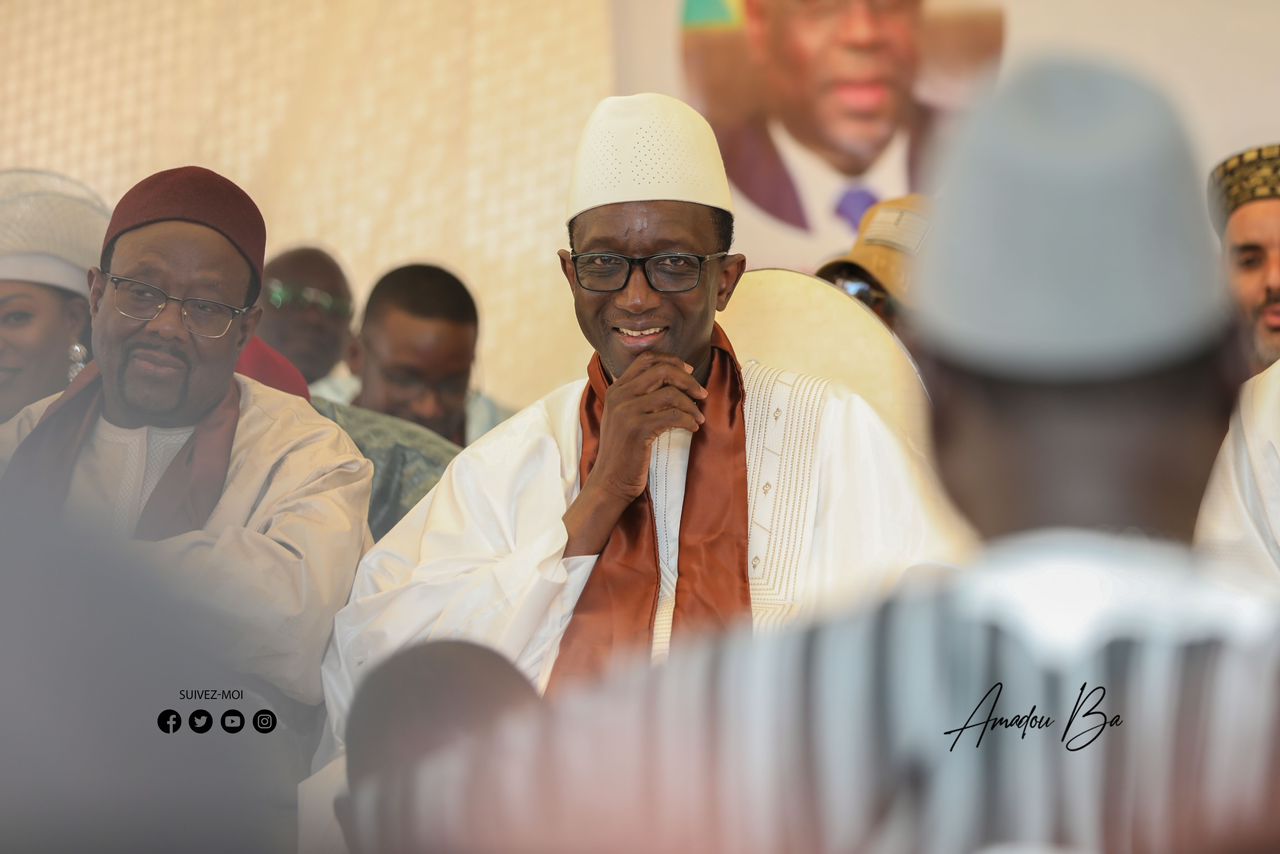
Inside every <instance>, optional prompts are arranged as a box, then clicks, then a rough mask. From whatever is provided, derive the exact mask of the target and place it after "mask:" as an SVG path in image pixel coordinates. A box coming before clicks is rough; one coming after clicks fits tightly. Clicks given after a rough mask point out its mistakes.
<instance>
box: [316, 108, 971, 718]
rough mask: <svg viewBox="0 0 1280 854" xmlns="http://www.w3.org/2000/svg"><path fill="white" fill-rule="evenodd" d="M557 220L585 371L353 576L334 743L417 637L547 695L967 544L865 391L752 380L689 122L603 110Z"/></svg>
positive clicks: (456, 469) (714, 188)
mask: <svg viewBox="0 0 1280 854" xmlns="http://www.w3.org/2000/svg"><path fill="white" fill-rule="evenodd" d="M646 146H647V147H648V148H647V151H648V153H646ZM566 224H567V236H568V239H569V247H570V248H569V249H568V250H561V251H560V253H559V255H560V265H561V269H562V271H563V273H564V277H565V282H566V285H567V286H568V288H569V291H570V293H571V294H572V297H573V304H574V309H575V311H576V313H577V317H578V324H579V326H580V327H581V329H582V333H583V335H584V336H586V338H587V340H588V341H589V342H590V343H591V345H592V347H593V348H594V350H595V351H596V352H595V355H594V357H593V358H592V359H591V362H590V364H589V365H588V366H587V372H586V373H587V376H586V377H585V378H583V379H580V380H578V381H576V382H573V383H570V384H568V385H566V386H564V387H562V388H560V389H557V390H556V391H553V392H552V393H551V394H549V395H547V396H546V397H544V398H543V399H542V400H540V401H538V402H536V403H534V404H533V405H531V406H529V407H528V408H527V409H525V410H523V411H522V412H520V413H518V414H517V415H515V416H513V417H512V418H511V419H510V420H508V421H507V422H506V423H505V424H503V425H501V426H500V427H498V428H496V429H495V430H494V431H492V432H491V433H489V435H487V436H485V437H484V438H482V439H481V440H480V441H479V442H477V443H476V444H475V445H472V446H471V447H469V448H466V449H464V450H463V452H462V453H461V454H459V455H458V456H457V458H455V459H454V461H453V463H452V464H451V465H450V467H449V469H448V471H446V472H445V476H444V478H443V479H442V480H441V481H440V484H439V485H438V486H437V487H436V488H435V489H434V490H433V491H432V492H431V493H430V494H429V495H428V496H427V497H426V498H425V499H424V500H423V501H422V503H421V504H419V505H418V507H417V508H415V509H414V510H413V512H412V513H410V514H409V515H408V516H406V517H405V518H404V520H403V521H402V522H401V523H400V524H399V525H397V526H396V527H395V528H394V529H393V530H392V531H391V533H390V534H388V535H387V536H386V537H385V538H384V539H383V540H381V541H380V542H379V543H378V545H377V546H376V547H375V548H374V550H373V551H371V552H370V554H369V555H368V556H367V557H366V559H365V560H364V561H362V563H361V567H360V571H359V573H358V575H357V580H356V585H355V587H354V589H353V592H352V598H351V602H350V603H349V604H348V605H347V606H346V607H345V608H344V609H343V610H342V611H341V612H340V613H339V615H338V617H337V621H336V623H335V632H334V644H333V646H332V647H331V649H330V652H329V653H328V655H327V656H326V661H325V669H324V679H325V698H326V703H327V708H328V711H329V715H330V719H331V721H332V722H333V723H334V727H335V728H334V734H335V735H340V734H341V724H342V721H343V720H344V719H345V715H346V710H347V707H348V706H349V704H350V701H351V696H352V694H353V693H354V690H355V687H356V686H357V685H358V683H359V680H360V679H361V678H362V677H363V674H364V673H365V672H367V671H368V669H369V668H370V667H371V666H373V665H375V664H377V662H378V661H379V660H381V659H382V658H385V657H387V656H388V655H390V654H391V653H393V652H395V651H396V650H397V649H399V648H400V647H402V646H405V645H407V644H410V643H413V642H416V641H420V640H428V639H436V638H461V639H466V640H472V641H475V642H477V643H482V644H485V645H488V646H491V647H493V648H494V649H497V650H498V651H500V652H502V653H503V654H504V655H506V656H507V657H508V658H510V659H511V660H512V661H514V662H515V663H516V665H517V666H518V667H519V669H520V670H521V672H522V673H524V674H525V676H526V678H528V679H529V680H530V681H531V682H533V683H534V684H535V685H536V686H537V687H538V689H539V690H540V691H544V690H551V691H555V690H559V689H561V688H563V686H565V685H568V684H571V683H573V682H575V681H581V680H590V679H593V678H596V677H597V676H599V675H600V674H601V673H602V672H603V670H604V669H605V668H606V667H607V665H608V664H609V663H610V661H612V660H613V659H614V658H615V657H616V656H619V655H623V654H628V653H630V654H634V653H636V652H637V651H639V652H641V653H642V654H647V655H649V656H652V658H653V659H654V660H655V661H661V660H662V659H663V657H664V656H665V655H666V652H667V650H668V648H669V647H670V646H671V645H672V644H673V643H677V642H679V641H680V640H681V639H683V638H686V637H689V636H691V635H693V634H696V633H698V632H707V631H716V630H719V629H722V628H724V627H726V626H728V625H730V624H732V623H735V622H738V621H744V622H745V621H751V622H753V623H754V624H755V625H756V626H757V627H759V628H761V629H768V628H771V627H775V626H778V625H780V624H782V623H785V622H787V621H790V620H794V619H799V618H802V617H804V616H807V615H811V614H813V613H814V612H816V611H818V610H820V609H821V608H824V607H832V606H833V605H834V604H835V603H837V602H844V601H849V600H853V599H858V598H864V597H870V596H877V595H879V594H880V593H881V591H883V590H884V589H885V588H887V587H888V586H890V585H892V584H893V583H895V582H896V581H897V580H898V579H899V577H900V576H901V574H902V573H903V571H904V570H906V569H907V568H908V567H910V566H912V565H913V564H915V563H920V562H929V561H942V562H945V561H947V560H951V559H955V558H956V556H957V555H958V553H959V552H960V551H961V549H962V548H963V546H964V545H965V543H964V540H963V531H962V530H961V529H960V528H959V527H958V524H957V520H954V519H952V518H951V517H950V516H949V515H947V510H948V508H946V507H945V505H944V504H943V503H942V501H941V496H940V494H939V492H938V491H937V487H936V485H935V484H934V483H933V482H932V481H931V480H929V479H928V472H927V471H926V469H925V464H924V461H923V460H922V459H920V458H919V457H918V456H917V455H915V454H913V453H911V452H909V451H907V450H906V449H905V448H904V447H903V445H902V444H901V443H900V442H899V441H898V440H897V439H896V438H895V437H894V436H893V435H892V434H891V433H890V432H889V429H888V428H887V427H886V426H885V424H884V422H883V421H881V419H880V418H879V416H877V415H876V414H875V411H874V410H873V409H871V407H870V405H869V404H867V403H866V402H865V401H864V400H863V399H862V398H861V397H859V396H858V395H856V394H854V393H853V392H851V391H848V390H847V389H844V388H841V387H839V386H837V385H835V384H834V383H829V382H828V381H826V380H824V379H821V378H817V377H807V376H802V375H798V374H795V373H790V372H786V371H781V370H778V369H771V368H768V367H766V366H763V365H760V364H758V363H748V364H746V365H740V364H739V362H738V360H737V358H736V356H735V355H734V352H733V346H732V344H731V343H730V342H729V340H728V337H727V336H726V335H725V333H724V331H723V330H722V329H721V328H720V327H719V326H718V325H717V324H716V322H715V316H716V312H717V311H721V310H723V309H724V308H725V307H726V306H727V305H728V303H729V299H730V297H731V296H732V295H733V291H734V288H735V287H736V286H737V284H738V280H739V278H740V277H741V276H742V273H743V270H744V268H745V266H746V259H745V258H744V257H743V256H742V255H737V254H733V253H731V251H730V249H731V243H732V239H733V236H732V234H733V232H732V229H733V214H732V203H731V201H730V197H729V186H728V181H727V179H726V177H725V173H724V167H723V165H722V163H721V161H720V156H719V152H718V150H717V149H716V144H715V138H714V136H713V134H712V132H711V128H710V127H709V126H708V124H707V122H706V120H705V119H703V118H702V117H701V116H699V115H698V114H697V112H695V111H694V110H693V109H692V108H691V107H689V106H688V105H687V104H684V103H682V102H680V101H678V100H676V99H674V98H669V97H666V96H663V95H654V94H643V95H633V96H629V97H621V98H606V99H605V100H603V101H602V102H601V103H600V104H599V105H598V106H597V108H596V110H595V112H594V113H593V114H592V116H591V117H590V118H589V119H588V121H587V125H586V127H585V129H584V131H583V136H582V143H581V145H580V147H579V150H578V155H577V158H576V162H575V168H574V175H573V178H572V181H571V185H570V192H569V205H568V215H567V217H566Z"/></svg>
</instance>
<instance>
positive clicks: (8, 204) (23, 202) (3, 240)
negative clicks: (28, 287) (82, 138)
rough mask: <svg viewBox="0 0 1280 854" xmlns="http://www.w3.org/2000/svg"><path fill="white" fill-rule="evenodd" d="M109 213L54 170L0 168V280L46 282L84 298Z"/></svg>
mask: <svg viewBox="0 0 1280 854" xmlns="http://www.w3.org/2000/svg"><path fill="white" fill-rule="evenodd" d="M110 219H111V211H110V209H109V208H108V207H107V205H106V203H105V202H103V201H102V199H100V198H98V196H97V195H96V194H95V193H94V192H93V191H92V190H90V189H89V188H88V187H85V186H84V185H83V184H80V183H79V182H77V181H74V180H72V179H71V178H67V177H66V176H64V175H58V174H56V173H54V172H41V171H38V170H33V169H12V170H8V171H3V172H0V281H15V282H32V283H34V284H39V285H50V286H53V287H56V288H60V289H62V290H66V291H70V292H71V293H74V294H77V295H78V296H82V297H88V295H89V285H88V270H89V268H90V267H93V266H95V265H97V263H98V253H99V252H100V251H101V250H102V237H103V235H104V234H105V233H106V231H107V222H108V221H109V220H110Z"/></svg>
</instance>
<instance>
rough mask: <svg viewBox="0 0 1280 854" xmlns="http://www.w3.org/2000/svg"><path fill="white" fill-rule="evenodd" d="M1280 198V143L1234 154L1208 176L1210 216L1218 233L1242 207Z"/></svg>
mask: <svg viewBox="0 0 1280 854" xmlns="http://www.w3.org/2000/svg"><path fill="white" fill-rule="evenodd" d="M1262 199H1280V142H1276V143H1272V144H1271V145H1259V146H1256V147H1254V148H1250V149H1247V150H1245V151H1241V152H1240V153H1238V154H1233V155H1231V156H1230V157H1228V158H1227V159H1226V160H1224V161H1222V162H1221V163H1219V164H1218V165H1217V166H1216V167H1215V168H1214V170H1213V171H1212V172H1211V173H1209V215H1210V216H1211V217H1213V226H1214V228H1216V229H1218V234H1222V232H1223V231H1224V230H1225V229H1226V227H1227V220H1228V219H1230V218H1231V215H1232V214H1233V213H1235V212H1236V209H1237V208H1239V207H1240V206H1241V205H1247V204H1248V203H1249V202H1256V201H1260V200H1262Z"/></svg>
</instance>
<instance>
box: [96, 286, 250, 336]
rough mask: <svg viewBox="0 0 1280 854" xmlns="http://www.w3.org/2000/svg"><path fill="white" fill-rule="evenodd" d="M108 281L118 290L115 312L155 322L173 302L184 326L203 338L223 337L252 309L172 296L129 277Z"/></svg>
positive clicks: (116, 292) (131, 318) (130, 317)
mask: <svg viewBox="0 0 1280 854" xmlns="http://www.w3.org/2000/svg"><path fill="white" fill-rule="evenodd" d="M106 277H107V281H109V282H111V285H112V287H113V288H115V300H114V302H115V306H116V311H118V312H120V313H121V314H123V315H124V316H125V317H127V318H129V319H130V320H155V319H156V318H157V317H159V316H160V312H162V311H164V307H165V306H166V305H168V304H169V303H170V302H176V303H178V306H179V308H181V309H182V325H183V326H185V327H186V328H187V331H189V332H191V333H192V334H193V335H199V336H200V337H202V338H221V337H222V336H223V335H226V334H227V330H228V329H230V328H231V322H232V321H233V320H235V319H236V318H237V317H239V316H240V315H242V314H244V313H245V312H246V311H248V310H249V306H244V307H243V308H236V307H235V306H232V305H227V304H226V303H222V302H216V301H214V300H209V299H192V298H187V299H179V298H178V297H171V296H169V295H168V294H167V293H165V292H164V291H162V290H160V289H159V288H157V287H156V286H155V285H149V284H147V283H146V282H140V281H138V280H137V279H130V278H128V277H127V276H114V275H112V274H110V273H107V274H106Z"/></svg>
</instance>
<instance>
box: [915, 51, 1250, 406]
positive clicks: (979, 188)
mask: <svg viewBox="0 0 1280 854" xmlns="http://www.w3.org/2000/svg"><path fill="white" fill-rule="evenodd" d="M1197 172H1198V170H1197V169H1196V166H1195V160H1194V158H1193V156H1192V152H1191V147H1190V143H1189V142H1188V139H1187V135H1186V133H1185V132H1184V130H1183V127H1182V124H1181V122H1180V121H1179V120H1178V117H1177V116H1176V115H1175V113H1174V111H1173V108H1172V107H1171V106H1170V104H1169V102H1168V100H1167V99H1166V98H1165V97H1164V96H1162V95H1161V94H1160V93H1158V92H1157V91H1155V90H1154V89H1152V88H1151V87H1150V86H1148V85H1147V84H1145V83H1142V82H1140V81H1138V80H1136V79H1134V78H1132V77H1130V76H1128V75H1125V74H1122V73H1119V72H1116V71H1111V70H1108V69H1105V68H1102V67H1098V66H1095V65H1092V64H1089V63H1087V62H1084V61H1077V60H1067V59H1058V60H1043V61H1039V62H1036V63H1034V64H1032V65H1030V66H1026V67H1024V68H1023V69H1022V70H1021V71H1020V72H1018V73H1015V74H1013V75H1012V76H1011V77H1010V78H1009V80H1008V81H1007V82H1006V83H1005V84H1004V85H1003V86H1001V87H999V88H998V89H997V90H996V92H995V93H994V94H993V95H992V96H990V97H988V98H987V99H986V100H985V101H984V102H983V103H982V104H981V105H980V106H979V107H978V108H976V109H975V110H974V111H973V113H972V115H971V116H970V119H969V121H968V122H967V123H966V124H965V126H964V127H963V128H962V129H961V130H960V131H959V132H958V133H957V135H956V136H955V137H954V138H953V139H952V141H951V146H950V148H949V149H948V150H947V151H945V152H944V162H943V167H942V173H941V175H940V176H939V177H940V181H939V186H941V187H943V188H944V192H943V194H942V195H940V196H939V198H938V200H937V203H936V207H935V215H934V217H933V225H932V227H931V229H930V231H929V237H928V239H927V240H926V241H925V245H924V249H923V253H922V255H921V259H920V267H919V275H918V276H917V277H916V281H915V286H916V298H915V304H916V312H915V315H914V318H913V322H914V326H915V327H916V331H917V334H918V336H919V339H920V341H921V343H922V344H924V345H925V346H926V347H927V349H928V350H929V351H930V352H932V353H934V354H935V355H937V356H938V357H940V358H943V359H945V360H946V361H949V362H952V363H954V364H956V365H958V366H962V367H966V368H969V369H971V370H973V371H975V372H978V373H982V374H986V375H989V376H997V377H1005V378H1011V379H1026V380H1042V381H1072V380H1100V379H1108V378H1117V377H1121V376H1126V375H1135V374H1139V373H1142V372H1143V371H1145V370H1150V369H1155V368H1158V367H1161V366H1163V365H1166V364H1169V363H1171V362H1173V361H1176V360H1178V359H1181V358H1186V357H1189V356H1191V355H1192V354H1194V353H1195V352H1196V351H1198V350H1200V349H1203V348H1204V347H1207V346H1208V345H1209V343H1210V342H1211V341H1212V339H1213V338H1215V337H1217V336H1219V335H1221V334H1224V333H1225V331H1226V329H1227V327H1228V325H1229V323H1230V321H1231V317H1232V312H1231V306H1230V299H1229V296H1228V293H1227V289H1226V287H1225V285H1223V284H1222V283H1221V281H1220V279H1219V273H1218V269H1217V264H1216V263H1215V258H1216V253H1215V251H1214V247H1213V239H1212V236H1211V232H1210V230H1209V224H1208V221H1207V219H1206V217H1205V212H1204V205H1203V203H1202V201H1201V199H1202V196H1201V192H1202V190H1201V187H1202V184H1201V182H1200V178H1199V177H1198V174H1197Z"/></svg>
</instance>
